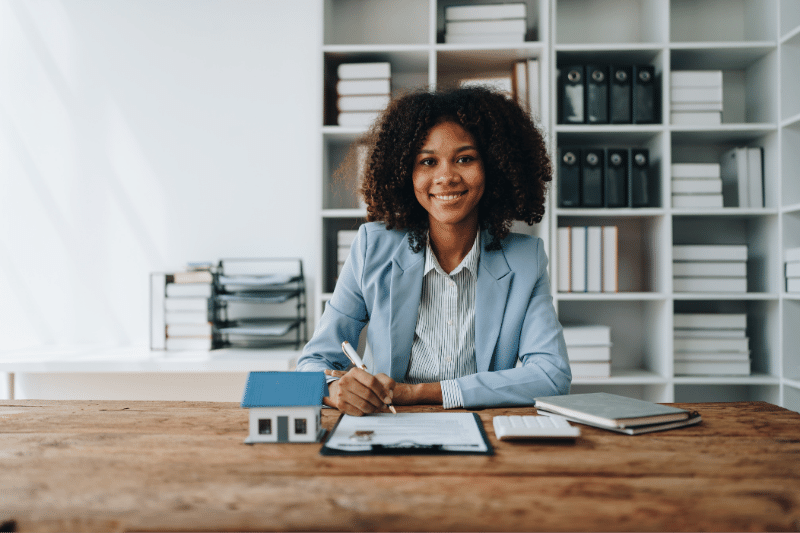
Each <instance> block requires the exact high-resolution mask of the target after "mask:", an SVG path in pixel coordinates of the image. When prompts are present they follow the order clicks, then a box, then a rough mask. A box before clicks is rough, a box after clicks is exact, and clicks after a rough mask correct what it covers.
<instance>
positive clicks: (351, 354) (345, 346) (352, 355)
mask: <svg viewBox="0 0 800 533" xmlns="http://www.w3.org/2000/svg"><path fill="white" fill-rule="evenodd" d="M342 351H343V352H344V354H345V355H346V356H347V358H348V359H350V361H351V362H352V363H353V364H354V365H356V367H358V368H360V369H361V370H363V371H365V372H368V370H367V365H365V364H364V361H362V360H361V357H359V355H358V352H357V351H355V350H354V349H353V347H352V346H351V345H350V343H349V342H347V341H344V342H343V343H342ZM387 399H388V398H387ZM386 405H387V406H389V409H391V411H392V412H393V413H394V414H397V411H396V410H395V408H394V405H392V402H391V401H389V403H387V404H386Z"/></svg>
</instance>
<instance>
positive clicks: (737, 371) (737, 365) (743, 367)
mask: <svg viewBox="0 0 800 533" xmlns="http://www.w3.org/2000/svg"><path fill="white" fill-rule="evenodd" d="M674 370H675V374H680V375H693V376H694V375H709V374H713V375H733V376H748V375H750V361H749V360H748V361H675V368H674Z"/></svg>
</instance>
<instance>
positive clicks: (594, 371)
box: [569, 361, 611, 378]
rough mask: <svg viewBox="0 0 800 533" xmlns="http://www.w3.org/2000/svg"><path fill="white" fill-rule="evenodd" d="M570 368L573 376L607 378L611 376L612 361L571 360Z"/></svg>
mask: <svg viewBox="0 0 800 533" xmlns="http://www.w3.org/2000/svg"><path fill="white" fill-rule="evenodd" d="M569 368H570V370H571V371H572V377H573V378H607V377H610V376H611V363H610V362H599V361H597V362H595V361H590V362H576V363H573V362H572V361H570V363H569Z"/></svg>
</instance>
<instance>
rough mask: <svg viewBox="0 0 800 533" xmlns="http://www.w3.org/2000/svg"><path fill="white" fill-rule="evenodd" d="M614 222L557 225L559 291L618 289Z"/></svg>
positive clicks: (617, 260)
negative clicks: (601, 224)
mask: <svg viewBox="0 0 800 533" xmlns="http://www.w3.org/2000/svg"><path fill="white" fill-rule="evenodd" d="M618 233H619V232H618V229H617V226H565V227H561V228H558V252H557V253H558V291H559V292H617V291H618V290H619V287H618V265H619V244H618Z"/></svg>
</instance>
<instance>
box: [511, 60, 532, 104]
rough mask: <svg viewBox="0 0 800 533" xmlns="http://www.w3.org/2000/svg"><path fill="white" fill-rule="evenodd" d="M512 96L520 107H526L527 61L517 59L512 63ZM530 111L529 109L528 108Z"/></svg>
mask: <svg viewBox="0 0 800 533" xmlns="http://www.w3.org/2000/svg"><path fill="white" fill-rule="evenodd" d="M512 84H513V87H514V98H515V99H516V101H517V103H518V104H519V105H520V107H522V109H528V63H527V61H517V62H516V63H514V77H513V80H512ZM528 112H530V110H528Z"/></svg>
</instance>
